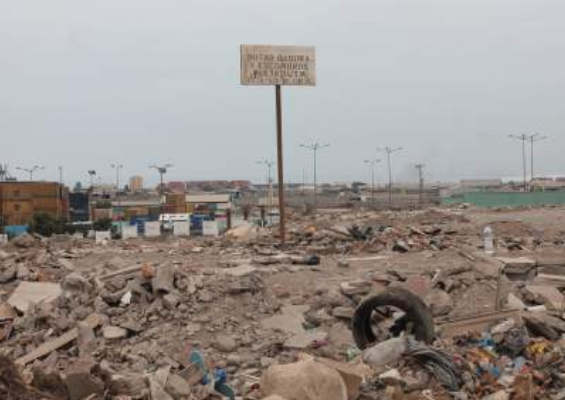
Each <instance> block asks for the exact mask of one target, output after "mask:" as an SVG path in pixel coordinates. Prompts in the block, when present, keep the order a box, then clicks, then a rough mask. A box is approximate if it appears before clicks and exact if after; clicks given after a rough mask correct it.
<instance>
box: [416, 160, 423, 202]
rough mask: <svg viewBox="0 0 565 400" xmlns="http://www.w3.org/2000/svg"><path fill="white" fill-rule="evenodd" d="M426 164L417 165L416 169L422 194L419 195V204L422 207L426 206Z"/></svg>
mask: <svg viewBox="0 0 565 400" xmlns="http://www.w3.org/2000/svg"><path fill="white" fill-rule="evenodd" d="M424 167H425V165H424V164H416V169H417V170H418V184H419V188H420V192H419V195H418V202H419V203H420V207H422V204H424Z"/></svg>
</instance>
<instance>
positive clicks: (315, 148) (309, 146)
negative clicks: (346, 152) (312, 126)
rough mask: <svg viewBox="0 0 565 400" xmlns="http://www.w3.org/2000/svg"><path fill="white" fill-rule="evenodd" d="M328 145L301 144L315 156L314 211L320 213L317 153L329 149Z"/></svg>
mask: <svg viewBox="0 0 565 400" xmlns="http://www.w3.org/2000/svg"><path fill="white" fill-rule="evenodd" d="M329 146H330V145H329V144H328V143H325V144H320V143H318V142H317V141H316V142H314V143H312V144H301V145H300V147H304V148H306V149H309V150H312V153H313V154H314V211H318V176H317V164H318V159H317V153H318V150H320V149H323V148H325V147H329Z"/></svg>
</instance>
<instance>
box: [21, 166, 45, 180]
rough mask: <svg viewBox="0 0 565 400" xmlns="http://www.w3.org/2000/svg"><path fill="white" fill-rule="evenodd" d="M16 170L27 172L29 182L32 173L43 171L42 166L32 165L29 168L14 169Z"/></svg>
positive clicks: (31, 178)
mask: <svg viewBox="0 0 565 400" xmlns="http://www.w3.org/2000/svg"><path fill="white" fill-rule="evenodd" d="M16 169H17V170H20V171H24V172H27V173H28V174H29V180H30V181H33V173H34V172H35V171H39V170H41V169H45V167H44V166H43V165H34V166H33V167H31V168H23V167H16Z"/></svg>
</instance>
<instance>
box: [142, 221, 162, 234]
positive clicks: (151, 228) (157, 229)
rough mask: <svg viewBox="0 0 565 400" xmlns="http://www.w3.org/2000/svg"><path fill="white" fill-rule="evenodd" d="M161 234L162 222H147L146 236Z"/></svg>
mask: <svg viewBox="0 0 565 400" xmlns="http://www.w3.org/2000/svg"><path fill="white" fill-rule="evenodd" d="M157 236H161V224H160V223H159V222H158V221H153V222H145V237H157Z"/></svg>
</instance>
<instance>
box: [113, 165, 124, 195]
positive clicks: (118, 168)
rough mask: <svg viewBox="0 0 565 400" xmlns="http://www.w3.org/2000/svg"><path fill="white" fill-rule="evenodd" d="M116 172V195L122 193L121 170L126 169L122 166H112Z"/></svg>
mask: <svg viewBox="0 0 565 400" xmlns="http://www.w3.org/2000/svg"><path fill="white" fill-rule="evenodd" d="M110 167H112V168H114V169H115V170H116V193H117V192H119V191H120V170H121V169H122V168H124V166H123V165H122V164H110Z"/></svg>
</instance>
